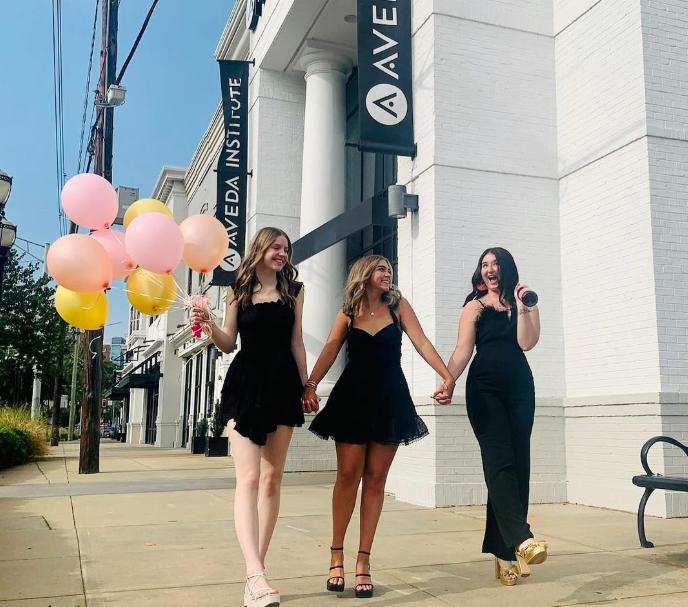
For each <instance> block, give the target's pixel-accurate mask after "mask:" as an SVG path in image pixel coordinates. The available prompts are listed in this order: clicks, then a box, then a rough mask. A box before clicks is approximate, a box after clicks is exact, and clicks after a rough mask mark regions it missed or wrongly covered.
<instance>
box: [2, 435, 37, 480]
mask: <svg viewBox="0 0 688 607" xmlns="http://www.w3.org/2000/svg"><path fill="white" fill-rule="evenodd" d="M30 458H31V436H30V435H29V433H28V432H27V431H26V430H22V429H20V428H13V427H11V426H7V425H4V424H3V425H0V470H1V469H3V468H9V467H10V466H15V465H16V464H22V463H24V462H27V461H29V459H30Z"/></svg>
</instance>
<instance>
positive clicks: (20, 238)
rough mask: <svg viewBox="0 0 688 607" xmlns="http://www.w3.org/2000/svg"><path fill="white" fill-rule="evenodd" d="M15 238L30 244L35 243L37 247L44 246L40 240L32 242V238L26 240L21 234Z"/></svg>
mask: <svg viewBox="0 0 688 607" xmlns="http://www.w3.org/2000/svg"><path fill="white" fill-rule="evenodd" d="M16 240H21V241H22V242H26V243H27V244H32V245H35V246H37V247H42V246H44V245H42V244H41V243H40V242H34V241H33V240H28V239H26V238H22V237H21V236H17V238H16Z"/></svg>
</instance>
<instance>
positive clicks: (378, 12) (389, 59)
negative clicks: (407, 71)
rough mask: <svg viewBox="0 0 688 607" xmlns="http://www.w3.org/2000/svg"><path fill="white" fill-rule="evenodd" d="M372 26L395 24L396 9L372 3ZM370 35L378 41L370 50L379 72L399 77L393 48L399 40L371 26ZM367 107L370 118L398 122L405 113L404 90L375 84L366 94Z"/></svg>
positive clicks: (396, 57)
mask: <svg viewBox="0 0 688 607" xmlns="http://www.w3.org/2000/svg"><path fill="white" fill-rule="evenodd" d="M372 9H373V25H374V26H375V25H382V26H388V27H396V26H397V25H398V21H397V8H396V6H394V7H391V8H390V7H385V6H377V5H376V4H373V6H372ZM373 34H375V36H377V38H379V39H380V42H381V44H380V45H379V46H377V47H375V48H374V49H373V59H374V61H373V65H374V66H375V67H376V68H377V69H378V70H380V71H381V72H382V73H384V74H386V75H387V76H389V77H391V78H393V79H394V80H399V74H398V72H397V71H396V70H397V63H398V61H399V53H398V52H397V51H396V50H395V49H396V47H397V46H398V45H399V43H398V42H397V41H396V40H395V39H394V38H392V37H390V36H388V35H387V34H385V33H383V32H381V31H380V30H379V29H377V28H375V27H373ZM366 107H367V109H368V113H369V114H370V115H371V117H372V118H373V119H374V120H376V121H377V122H379V123H380V124H384V125H385V126H394V125H395V124H399V123H400V122H401V121H402V120H403V119H404V118H406V114H408V100H407V99H406V95H405V94H404V91H402V90H401V89H400V88H399V87H398V86H395V85H394V84H385V83H383V84H378V85H376V86H374V87H373V88H372V89H370V91H368V94H367V95H366Z"/></svg>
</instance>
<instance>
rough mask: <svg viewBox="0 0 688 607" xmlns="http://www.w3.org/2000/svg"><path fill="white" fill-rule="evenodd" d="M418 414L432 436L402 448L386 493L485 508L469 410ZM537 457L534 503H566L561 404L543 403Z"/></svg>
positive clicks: (423, 409) (425, 409) (432, 408)
mask: <svg viewBox="0 0 688 607" xmlns="http://www.w3.org/2000/svg"><path fill="white" fill-rule="evenodd" d="M457 400H462V399H457ZM418 412H419V414H420V415H421V417H422V418H423V420H424V421H425V423H426V425H427V426H428V430H429V431H430V435H429V436H427V437H426V438H424V439H422V440H420V441H418V442H416V443H413V444H411V445H408V446H402V447H400V448H399V451H397V456H396V458H395V460H394V464H393V465H392V469H391V472H390V476H389V480H388V482H387V487H386V490H387V491H390V492H392V493H394V494H395V496H396V498H397V499H400V500H403V501H408V502H412V503H415V504H420V505H423V506H429V507H439V508H443V507H449V506H458V505H467V504H484V503H485V502H486V500H487V489H486V488H485V482H484V475H483V468H482V459H481V457H480V449H479V447H478V443H477V441H476V439H475V436H474V434H473V430H472V429H471V426H470V423H469V421H468V416H467V415H466V407H465V405H464V404H460V405H447V406H439V405H421V406H419V407H418ZM531 452H532V459H531V483H530V491H531V495H530V501H531V502H532V503H557V502H565V501H566V458H565V448H564V415H563V409H562V407H561V405H560V404H557V401H554V400H548V399H538V401H537V404H536V419H535V424H534V426H533V437H532V449H531Z"/></svg>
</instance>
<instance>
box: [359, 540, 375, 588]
mask: <svg viewBox="0 0 688 607" xmlns="http://www.w3.org/2000/svg"><path fill="white" fill-rule="evenodd" d="M358 554H365V555H367V556H370V552H366V551H365V550H359V551H358ZM356 577H357V578H359V577H367V578H370V582H359V583H357V584H356V598H357V599H370V598H372V597H373V589H374V588H375V586H373V584H372V581H373V578H372V576H371V575H370V561H369V562H368V573H357V574H356ZM360 586H370V588H365V589H363V588H360Z"/></svg>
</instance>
